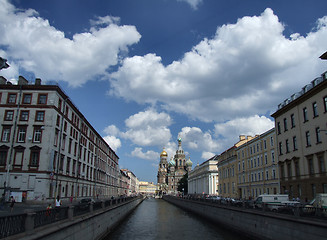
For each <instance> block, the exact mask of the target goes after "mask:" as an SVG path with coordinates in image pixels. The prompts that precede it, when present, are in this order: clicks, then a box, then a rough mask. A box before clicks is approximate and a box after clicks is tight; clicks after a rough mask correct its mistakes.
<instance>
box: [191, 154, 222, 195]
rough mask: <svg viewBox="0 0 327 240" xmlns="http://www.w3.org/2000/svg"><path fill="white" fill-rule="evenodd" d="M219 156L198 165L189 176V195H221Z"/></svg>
mask: <svg viewBox="0 0 327 240" xmlns="http://www.w3.org/2000/svg"><path fill="white" fill-rule="evenodd" d="M217 163H218V156H217V155H215V156H214V157H212V158H210V159H208V160H207V161H205V162H203V163H202V164H200V165H199V164H198V165H197V166H196V167H195V168H194V169H193V170H192V171H191V172H190V173H189V174H188V193H189V194H210V195H213V194H215V195H219V192H218V186H219V182H218V167H217Z"/></svg>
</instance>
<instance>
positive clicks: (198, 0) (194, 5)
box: [177, 0, 202, 10]
mask: <svg viewBox="0 0 327 240" xmlns="http://www.w3.org/2000/svg"><path fill="white" fill-rule="evenodd" d="M177 1H178V2H187V3H188V4H190V6H191V7H192V8H193V9H194V10H196V9H197V8H198V5H199V4H200V3H202V0H177Z"/></svg>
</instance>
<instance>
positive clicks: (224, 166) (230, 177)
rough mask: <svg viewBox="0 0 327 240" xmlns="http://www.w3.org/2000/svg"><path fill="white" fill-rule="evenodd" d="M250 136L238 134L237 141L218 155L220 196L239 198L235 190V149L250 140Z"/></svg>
mask: <svg viewBox="0 0 327 240" xmlns="http://www.w3.org/2000/svg"><path fill="white" fill-rule="evenodd" d="M251 139H252V137H251V136H248V137H247V138H246V137H245V136H240V140H239V142H237V143H236V144H235V145H234V146H232V147H231V148H229V149H228V150H226V151H224V152H223V153H221V154H220V155H219V156H218V164H217V166H218V172H219V174H218V179H219V195H220V196H222V197H230V198H239V197H240V196H239V193H238V190H237V172H236V167H237V156H236V149H237V147H239V146H241V145H242V144H244V143H246V142H248V141H249V140H251Z"/></svg>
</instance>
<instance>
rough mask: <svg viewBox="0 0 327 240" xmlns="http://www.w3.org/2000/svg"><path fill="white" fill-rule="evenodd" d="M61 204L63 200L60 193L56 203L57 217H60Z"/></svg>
mask: <svg viewBox="0 0 327 240" xmlns="http://www.w3.org/2000/svg"><path fill="white" fill-rule="evenodd" d="M60 206H61V200H60V197H59V195H58V196H57V198H56V205H55V208H56V219H58V218H59V211H60Z"/></svg>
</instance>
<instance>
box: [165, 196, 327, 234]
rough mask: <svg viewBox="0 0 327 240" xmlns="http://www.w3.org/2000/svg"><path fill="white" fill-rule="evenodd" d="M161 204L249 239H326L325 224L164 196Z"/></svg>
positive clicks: (326, 225) (326, 227) (326, 229)
mask: <svg viewBox="0 0 327 240" xmlns="http://www.w3.org/2000/svg"><path fill="white" fill-rule="evenodd" d="M163 199H164V200H166V201H167V202H170V203H172V204H174V205H176V206H178V207H180V208H183V209H184V210H187V211H189V212H193V213H195V214H197V215H199V216H201V217H204V218H207V219H209V220H210V221H213V222H215V223H217V224H219V225H222V226H224V227H226V228H228V229H230V230H232V231H238V232H240V233H242V234H244V235H245V236H247V237H249V238H251V239H278V240H283V239H285V240H286V239H287V240H290V239H295V240H302V239H303V240H308V239H315V240H320V239H321V240H322V239H324V240H325V239H327V222H326V221H319V220H311V219H307V218H301V217H296V216H292V215H283V214H276V213H272V212H263V211H262V212H261V211H255V210H253V209H252V210H251V209H244V208H237V207H228V206H221V205H217V204H212V203H211V204H210V203H205V202H200V201H194V200H188V199H182V198H177V197H171V196H164V197H163Z"/></svg>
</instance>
